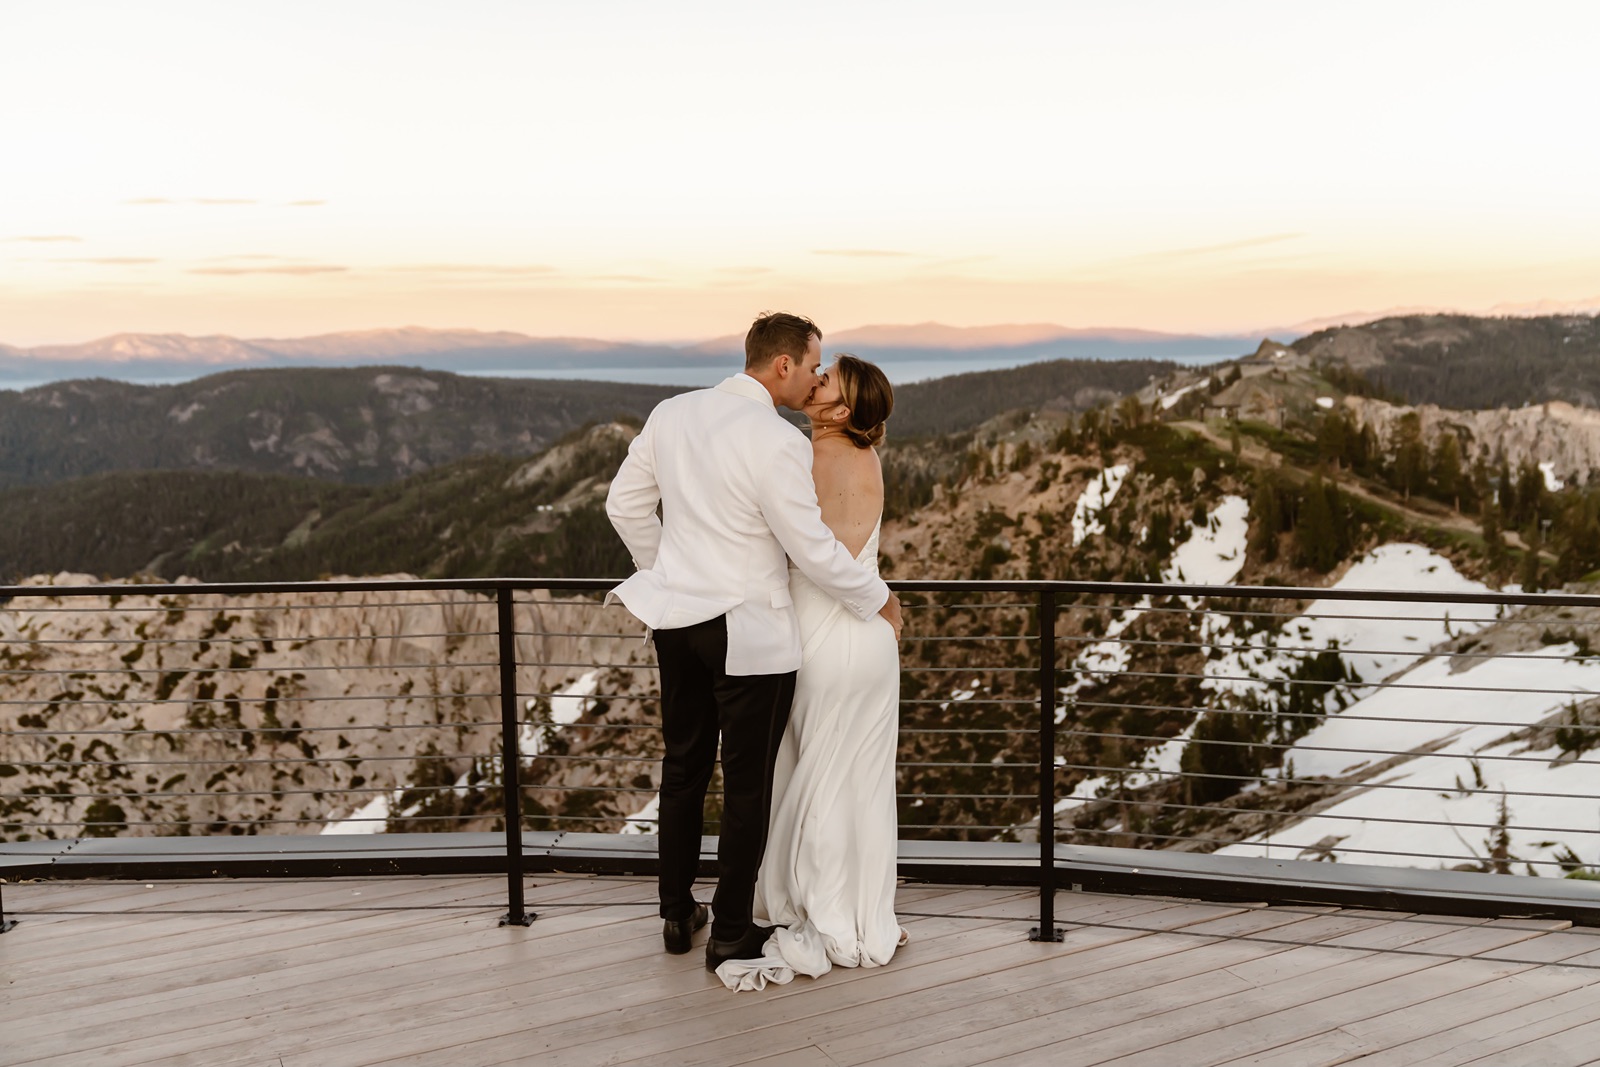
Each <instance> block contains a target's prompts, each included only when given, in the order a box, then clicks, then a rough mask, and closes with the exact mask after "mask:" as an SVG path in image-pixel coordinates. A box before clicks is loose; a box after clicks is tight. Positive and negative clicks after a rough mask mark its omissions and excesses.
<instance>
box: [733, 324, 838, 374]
mask: <svg viewBox="0 0 1600 1067" xmlns="http://www.w3.org/2000/svg"><path fill="white" fill-rule="evenodd" d="M813 337H815V338H816V339H817V340H818V341H821V340H822V331H821V330H819V329H817V324H816V323H814V322H812V321H811V320H810V319H808V318H806V317H805V316H804V315H791V314H789V313H788V312H787V311H763V312H762V313H761V314H759V315H757V316H756V321H755V322H753V323H751V324H750V332H749V333H747V334H745V335H744V369H745V370H760V369H762V368H763V367H765V366H766V365H767V364H769V363H771V362H772V361H773V360H775V359H777V358H778V357H779V356H790V357H792V358H793V359H794V360H795V361H797V362H798V361H799V360H801V359H804V358H805V354H806V349H807V348H808V347H809V346H810V344H811V339H812V338H813Z"/></svg>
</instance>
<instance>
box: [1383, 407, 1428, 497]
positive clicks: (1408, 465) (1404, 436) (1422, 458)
mask: <svg viewBox="0 0 1600 1067" xmlns="http://www.w3.org/2000/svg"><path fill="white" fill-rule="evenodd" d="M1391 449H1392V451H1393V452H1394V476H1395V488H1396V489H1399V490H1400V492H1401V494H1402V495H1403V496H1404V497H1405V499H1407V500H1410V499H1411V494H1412V493H1423V492H1426V491H1427V485H1428V450H1427V448H1426V446H1424V445H1423V443H1422V418H1421V416H1419V415H1418V414H1417V413H1416V412H1414V411H1408V412H1406V413H1405V414H1404V415H1402V416H1400V421H1399V422H1398V423H1397V424H1396V425H1395V429H1394V437H1393V439H1392V441H1391Z"/></svg>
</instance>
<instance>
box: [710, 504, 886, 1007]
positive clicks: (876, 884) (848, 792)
mask: <svg viewBox="0 0 1600 1067" xmlns="http://www.w3.org/2000/svg"><path fill="white" fill-rule="evenodd" d="M881 529H882V523H881V522H880V523H879V525H878V528H877V529H874V530H873V533H872V537H871V538H870V539H869V540H868V542H867V545H866V547H865V548H863V549H862V550H861V553H860V554H859V555H858V556H857V557H856V560H857V562H859V563H861V564H863V565H864V566H867V567H869V568H871V569H872V570H873V572H874V573H876V571H877V565H878V538H879V535H880V533H881ZM789 589H790V592H791V593H792V594H793V596H794V602H795V610H796V612H797V613H798V615H799V619H800V633H801V640H802V642H803V646H804V656H803V659H802V663H801V666H800V673H799V676H798V677H797V678H796V681H795V695H794V708H793V710H792V711H791V712H790V715H789V726H788V729H787V730H786V731H785V732H784V736H783V740H782V742H781V744H780V747H779V750H778V762H777V770H776V773H775V775H774V778H773V805H772V818H771V822H770V825H769V832H768V836H767V848H766V853H765V856H764V858H763V861H762V865H761V873H760V875H759V877H758V878H757V881H756V898H755V918H756V921H757V922H759V923H761V924H763V925H771V926H773V931H772V936H771V937H770V938H768V940H767V943H766V946H765V948H764V950H763V955H762V956H761V957H760V958H759V959H753V960H728V961H726V962H724V963H723V964H722V965H721V966H720V967H718V968H717V976H718V977H719V978H721V979H722V982H723V984H724V985H726V986H727V987H728V988H729V989H762V988H765V986H766V985H767V983H768V982H773V983H777V984H779V985H783V984H785V983H788V982H790V981H793V979H794V976H795V975H796V974H804V975H808V976H810V977H813V978H816V977H819V976H821V975H823V974H826V973H827V972H828V971H829V970H830V969H831V968H833V967H835V966H838V967H880V966H882V965H883V964H886V963H888V962H889V959H890V957H892V956H893V955H894V951H895V948H896V947H897V946H898V945H899V943H900V941H901V930H900V924H899V922H898V921H897V920H896V918H895V914H894V890H895V860H896V851H897V840H898V837H899V827H898V820H897V817H896V813H895V795H894V794H895V777H894V764H895V750H896V747H897V744H898V724H899V702H900V662H899V647H898V645H897V643H896V641H895V637H894V630H893V629H892V628H891V627H890V626H889V623H888V622H887V621H885V620H884V619H883V618H882V617H880V616H876V615H875V616H873V617H872V618H870V619H867V620H865V621H863V620H861V619H857V618H856V617H855V616H854V615H852V614H851V613H850V612H848V611H846V610H845V609H844V607H843V606H842V605H841V604H839V603H838V601H836V600H834V599H833V598H832V597H830V596H828V595H827V594H826V593H824V592H823V591H822V590H820V589H818V588H817V587H816V586H815V585H813V584H812V583H811V582H810V581H809V580H808V579H807V578H806V577H805V575H803V574H801V573H800V572H798V571H794V570H791V571H790V574H789Z"/></svg>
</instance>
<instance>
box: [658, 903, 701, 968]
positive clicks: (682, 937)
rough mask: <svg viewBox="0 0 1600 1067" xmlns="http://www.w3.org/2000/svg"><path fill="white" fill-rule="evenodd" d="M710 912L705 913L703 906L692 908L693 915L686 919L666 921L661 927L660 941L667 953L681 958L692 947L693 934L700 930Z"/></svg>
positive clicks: (698, 905)
mask: <svg viewBox="0 0 1600 1067" xmlns="http://www.w3.org/2000/svg"><path fill="white" fill-rule="evenodd" d="M709 917H710V912H708V911H706V906H705V905H704V904H696V905H695V906H694V914H693V915H692V916H690V917H689V918H687V919H668V920H667V921H666V922H664V923H662V925H661V940H662V941H664V942H665V943H666V946H667V951H668V952H670V953H672V954H673V955H674V956H681V955H683V954H684V953H685V952H688V951H689V950H690V949H691V948H693V947H694V932H695V931H696V930H699V929H702V928H703V927H704V926H705V924H706V919H708V918H709Z"/></svg>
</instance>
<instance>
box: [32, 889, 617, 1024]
mask: <svg viewBox="0 0 1600 1067" xmlns="http://www.w3.org/2000/svg"><path fill="white" fill-rule="evenodd" d="M630 893H632V889H630V888H626V886H624V888H611V889H598V888H597V889H592V891H586V896H584V901H587V902H594V901H597V899H600V897H614V896H618V894H630ZM571 910H576V909H571ZM630 915H637V912H610V917H608V920H606V921H611V918H616V920H621V918H627V917H630ZM362 920H365V921H362ZM541 921H549V920H541ZM464 923H467V925H472V926H475V928H478V929H482V931H491V933H490V936H491V937H499V939H504V937H507V936H512V934H514V931H510V929H499V928H498V926H496V923H494V910H493V909H490V910H486V912H477V913H462V912H446V913H438V912H424V913H406V912H379V913H354V915H338V917H328V915H325V913H318V915H314V917H307V918H306V920H304V921H302V923H299V926H298V928H296V929H290V931H285V929H282V928H280V926H277V925H272V923H266V925H261V923H256V925H254V926H253V929H254V931H259V933H253V934H250V936H243V937H242V936H240V934H238V933H230V931H229V929H227V928H222V929H208V931H206V933H205V936H203V937H195V936H187V937H182V936H179V937H174V939H173V944H171V945H170V947H168V953H166V955H173V953H176V958H178V960H181V961H182V965H184V966H186V969H187V971H192V969H194V963H197V961H206V963H208V971H206V974H208V979H210V981H211V982H213V995H216V993H218V992H219V990H218V989H216V984H218V982H224V981H227V977H229V976H230V974H238V976H250V974H256V973H259V971H262V969H275V968H277V969H283V968H288V966H296V965H298V966H304V965H312V963H318V961H322V960H325V958H326V957H330V955H336V953H339V952H344V947H342V942H346V941H349V939H352V937H357V939H366V941H365V942H363V945H362V947H363V950H365V952H366V953H368V955H371V953H378V952H382V950H384V949H387V947H402V949H403V947H406V945H414V947H416V949H418V950H422V949H426V947H427V944H429V942H430V941H435V939H438V937H446V939H448V937H459V936H461V928H462V925H464ZM208 953H210V955H208ZM216 955H221V957H222V958H213V957H216ZM400 958H402V960H403V958H405V957H400ZM168 966H171V960H157V958H144V957H141V958H136V960H131V961H128V963H125V965H123V966H118V968H117V977H118V982H123V984H126V982H128V981H130V979H133V977H138V976H139V974H144V973H160V971H163V969H166V968H168ZM64 982H66V984H69V985H70V984H72V979H64ZM61 987H62V981H58V982H50V981H38V982H35V989H34V990H32V993H34V995H38V993H46V995H54V997H61V995H62V992H61ZM130 992H131V993H134V995H149V993H163V995H176V993H174V990H173V989H170V987H168V984H165V982H163V981H160V979H157V981H154V982H146V984H142V985H133V987H130ZM66 995H67V997H70V993H66ZM86 995H88V997H91V998H96V997H98V998H102V1000H101V1006H104V993H102V990H101V989H98V987H94V985H90V989H88V992H86ZM112 1000H114V997H112Z"/></svg>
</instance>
